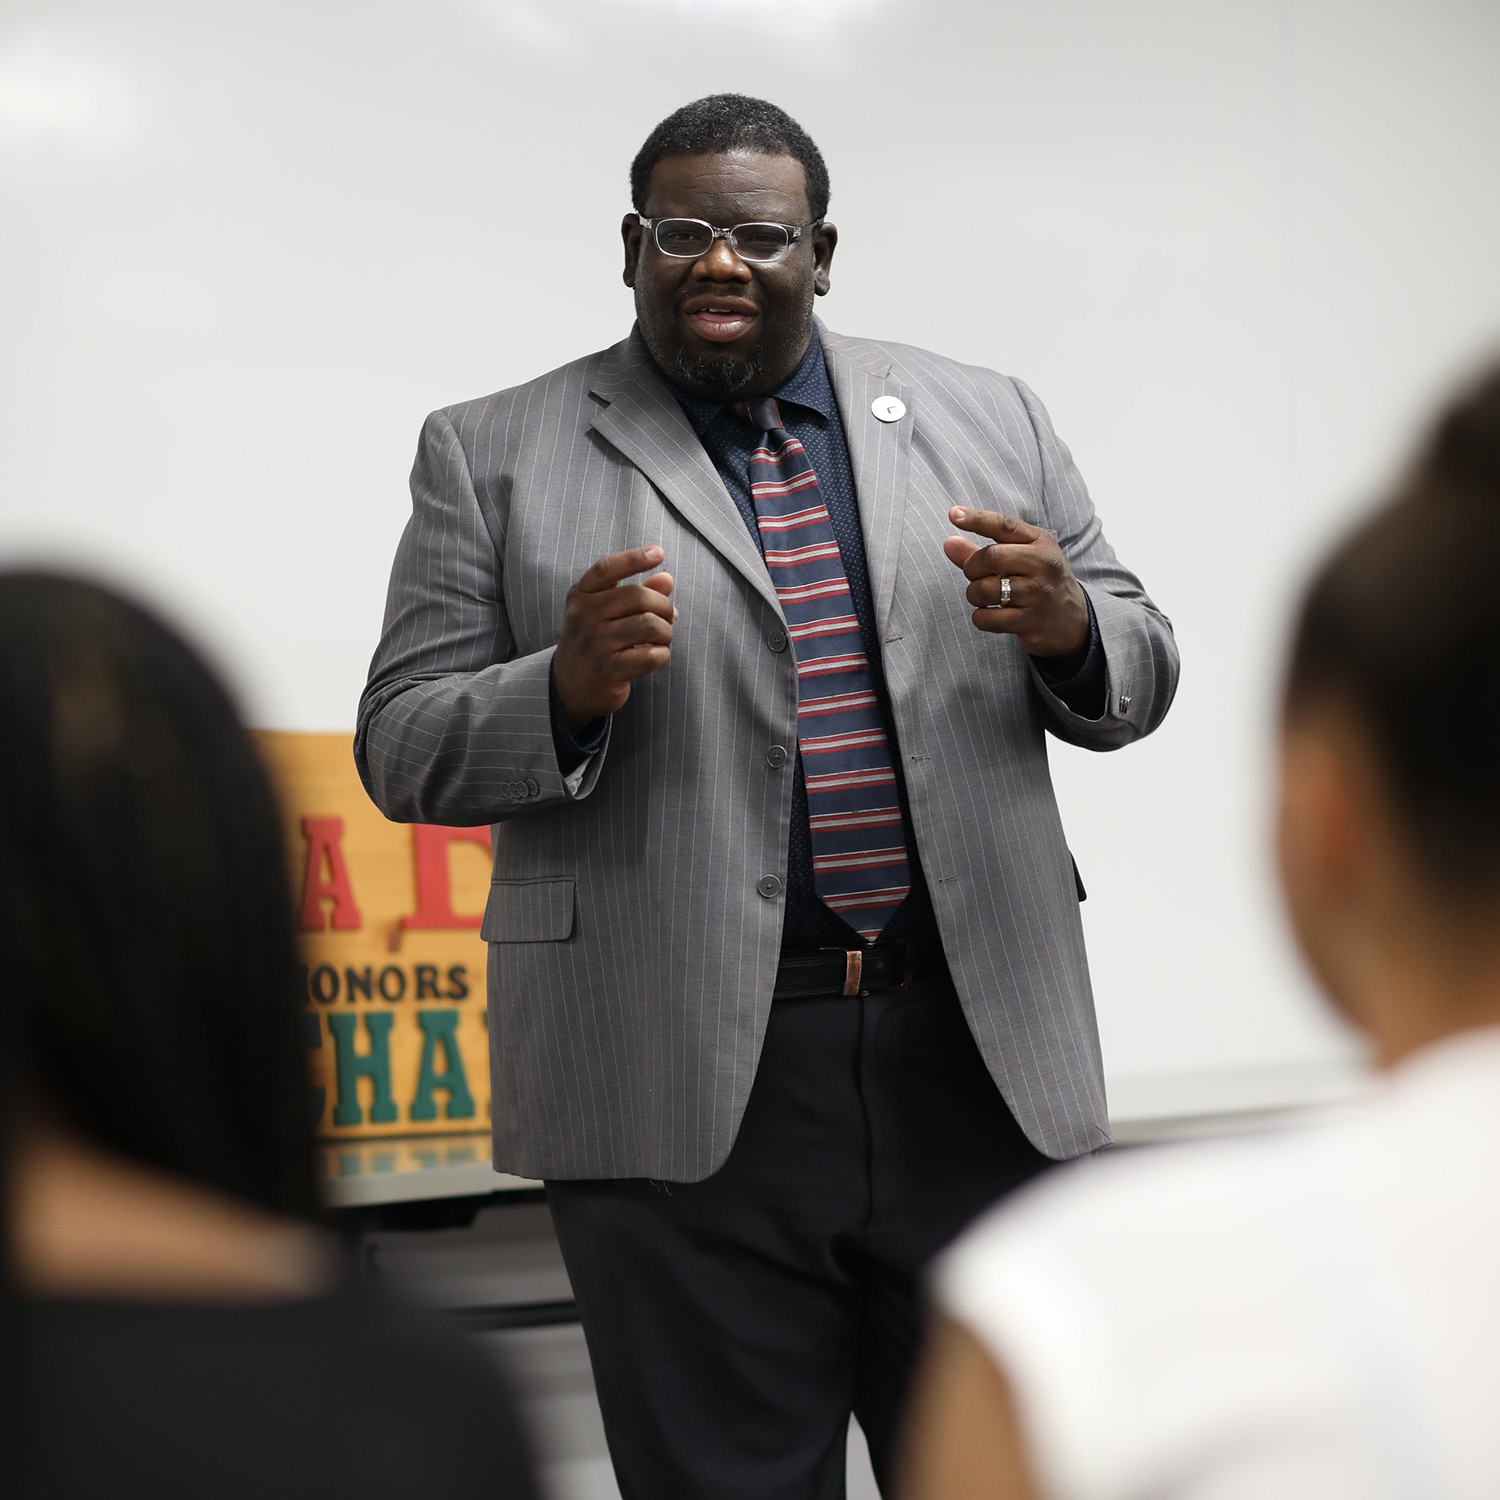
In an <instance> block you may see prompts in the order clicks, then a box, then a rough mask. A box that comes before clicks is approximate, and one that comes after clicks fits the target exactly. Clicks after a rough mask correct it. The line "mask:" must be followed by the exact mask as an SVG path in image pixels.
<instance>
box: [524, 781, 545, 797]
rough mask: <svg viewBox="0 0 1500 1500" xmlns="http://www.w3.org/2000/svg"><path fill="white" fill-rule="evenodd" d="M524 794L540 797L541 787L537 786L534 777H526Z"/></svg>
mask: <svg viewBox="0 0 1500 1500" xmlns="http://www.w3.org/2000/svg"><path fill="white" fill-rule="evenodd" d="M526 795H527V796H528V797H540V796H541V795H542V789H541V787H539V786H538V785H537V784H536V781H535V779H534V778H532V777H530V776H528V777H527V778H526Z"/></svg>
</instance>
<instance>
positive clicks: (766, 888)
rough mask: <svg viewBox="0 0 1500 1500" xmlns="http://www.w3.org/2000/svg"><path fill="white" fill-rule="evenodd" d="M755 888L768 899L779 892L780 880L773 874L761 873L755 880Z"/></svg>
mask: <svg viewBox="0 0 1500 1500" xmlns="http://www.w3.org/2000/svg"><path fill="white" fill-rule="evenodd" d="M755 889H756V890H758V891H759V892H760V893H761V895H762V896H764V897H765V898H766V900H767V901H769V900H770V899H771V898H772V897H773V896H779V895H780V894H781V881H780V880H779V879H778V878H777V877H776V876H775V875H762V876H761V877H760V879H759V880H757V881H756V882H755Z"/></svg>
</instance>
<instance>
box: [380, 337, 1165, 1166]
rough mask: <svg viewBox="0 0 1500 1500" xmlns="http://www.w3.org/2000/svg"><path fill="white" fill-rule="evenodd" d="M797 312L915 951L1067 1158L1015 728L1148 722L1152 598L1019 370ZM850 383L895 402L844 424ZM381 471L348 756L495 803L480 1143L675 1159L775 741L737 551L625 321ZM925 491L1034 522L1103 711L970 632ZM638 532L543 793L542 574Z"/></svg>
mask: <svg viewBox="0 0 1500 1500" xmlns="http://www.w3.org/2000/svg"><path fill="white" fill-rule="evenodd" d="M820 328H821V325H820ZM822 337H823V341H824V348H825V352H826V357H827V364H828V371H829V376H830V379H831V381H832V384H833V388H834V393H835V395H836V397H837V399H838V403H839V410H840V414H841V417H842V420H843V423H844V427H845V430H846V434H847V438H848V442H849V450H850V458H851V462H852V466H853V470H854V476H855V482H856V485H857V488H858V499H859V509H860V515H861V521H862V524H863V529H864V536H865V545H866V551H867V556H868V564H869V571H870V582H871V589H872V592H873V596H874V603H875V616H876V624H877V628H878V631H879V634H880V639H881V643H882V648H883V651H884V657H885V669H886V676H887V681H888V686H889V692H890V698H891V708H892V713H893V716H894V721H895V727H896V736H897V745H896V747H895V750H896V753H898V754H899V755H901V756H902V758H903V767H904V771H905V776H906V784H907V788H908V793H909V796H910V801H911V814H912V820H913V825H914V828H915V830H916V836H917V842H918V847H919V848H920V851H921V855H922V860H923V865H924V868H925V869H926V871H927V872H928V881H929V884H930V888H931V893H932V900H933V905H934V908H935V911H936V914H937V919H938V924H939V928H940V930H941V932H942V935H943V945H944V949H945V951H946V954H947V958H948V963H949V967H950V969H951V971H952V974H953V979H954V983H955V985H956V987H957V990H958V994H959V997H960V999H961V1001H962V1003H963V1007H964V1011H965V1014H966V1015H967V1017H968V1019H969V1024H970V1026H971V1028H972V1029H973V1032H974V1036H975V1039H976V1041H977V1042H978V1045H979V1048H980V1050H981V1052H982V1053H983V1055H984V1057H985V1060H986V1063H987V1064H988V1066H989V1068H990V1071H991V1073H992V1074H993V1076H994V1078H995V1081H996V1083H997V1084H998V1086H999V1087H1000V1089H1001V1091H1002V1092H1003V1093H1004V1095H1005V1097H1006V1099H1007V1101H1008V1102H1009V1104H1010V1107H1011V1109H1012V1110H1013V1111H1014V1113H1015V1116H1016V1118H1017V1120H1018V1121H1019V1122H1020V1124H1021V1126H1022V1128H1023V1129H1024V1130H1025V1131H1026V1133H1027V1135H1028V1136H1029V1137H1030V1138H1031V1140H1032V1141H1033V1142H1035V1144H1036V1145H1037V1146H1038V1147H1039V1148H1040V1149H1041V1150H1042V1151H1044V1152H1045V1153H1046V1154H1047V1155H1049V1156H1052V1157H1059V1158H1061V1157H1068V1156H1074V1155H1077V1154H1079V1153H1081V1152H1085V1151H1088V1150H1091V1149H1093V1148H1095V1147H1097V1146H1099V1145H1101V1144H1103V1143H1104V1142H1105V1141H1106V1140H1107V1138H1108V1136H1107V1115H1106V1111H1105V1101H1104V1086H1103V1074H1102V1068H1101V1062H1100V1056H1099V1042H1098V1034H1097V1029H1096V1027H1095V1022H1094V1013H1093V998H1092V993H1091V991H1090V987H1089V978H1088V967H1087V962H1086V958H1085V955H1084V946H1083V932H1082V926H1081V924H1080V921H1079V913H1078V906H1077V896H1076V891H1075V887H1074V883H1073V875H1072V868H1071V865H1070V862H1069V858H1068V851H1067V847H1066V844H1065V842H1064V838H1063V830H1062V825H1061V821H1060V819H1059V817H1058V812H1057V806H1056V801H1055V799H1054V797H1053V793H1052V785H1051V780H1050V777H1049V775H1048V770H1047V754H1046V743H1045V735H1046V733H1047V732H1048V731H1051V732H1052V733H1054V734H1056V735H1058V736H1059V737H1061V738H1063V739H1065V740H1067V741H1069V742H1071V743H1074V744H1079V745H1084V746H1087V747H1089V748H1093V749H1099V750H1108V749H1114V748H1117V747H1119V746H1121V745H1125V744H1128V743H1129V742H1131V741H1132V740H1135V739H1137V738H1139V737H1140V736H1142V735H1144V734H1146V733H1149V732H1150V731H1151V730H1152V729H1153V728H1155V726H1156V725H1157V724H1158V723H1159V722H1160V721H1161V719H1162V717H1163V716H1164V715H1165V713H1166V711H1167V708H1168V705H1169V704H1170V702H1171V699H1172V694H1173V692H1174V690H1175V687H1176V681H1177V671H1178V661H1177V652H1176V647H1175V644H1174V642H1173V638H1172V632H1171V626H1170V624H1169V623H1168V621H1167V620H1166V619H1165V617H1164V616H1163V615H1162V614H1161V613H1160V612H1159V611H1158V610H1157V609H1156V607H1155V606H1154V605H1153V604H1152V603H1151V601H1150V599H1148V598H1147V597H1146V595H1145V593H1144V591H1143V590H1142V588H1141V585H1140V583H1139V581H1138V580H1137V579H1136V578H1135V576H1134V575H1133V574H1132V573H1130V572H1129V571H1128V570H1127V569H1125V568H1124V567H1123V566H1122V565H1121V564H1120V562H1119V561H1118V560H1117V559H1116V557H1115V554H1114V552H1113V550H1112V549H1111V548H1110V546H1109V544H1108V543H1107V542H1106V541H1105V539H1104V536H1103V532H1102V529H1101V527H1100V523H1099V520H1098V517H1097V516H1096V514H1095V512H1094V508H1093V505H1092V503H1091V502H1090V500H1089V496H1088V492H1087V490H1086V488H1085V487H1084V484H1083V481H1082V479H1081V477H1080V476H1079V474H1078V471H1077V469H1076V467H1075V466H1074V464H1073V461H1072V458H1071V457H1070V455H1069V453H1068V451H1067V449H1066V447H1064V446H1063V444H1062V443H1061V442H1060V441H1059V440H1058V439H1057V437H1056V436H1055V435H1054V433H1053V431H1052V428H1051V424H1050V422H1049V420H1048V418H1047V414H1046V412H1045V411H1044V410H1043V408H1042V406H1041V404H1040V402H1038V401H1037V399H1036V397H1035V396H1034V395H1032V393H1031V392H1030V391H1029V390H1028V389H1027V388H1026V387H1025V386H1024V385H1022V384H1020V383H1019V382H1017V381H1013V380H1011V379H1008V378H1007V377H1005V376H1001V375H997V374H995V373H993V372H991V371H989V370H984V369H979V368H975V367H972V366H965V365H960V364H958V363H956V362H954V361H952V360H948V359H943V358H940V357H938V356H936V355H933V354H929V353H926V352H924V351H922V350H919V349H914V348H910V347H907V346H903V345H894V344H880V343H874V342H871V341H869V340H864V339H853V338H845V337H841V336H839V335H836V334H832V333H829V332H828V331H827V330H826V329H825V330H822ZM878 396H896V397H899V398H900V400H901V401H902V402H904V403H905V405H906V410H907V414H906V416H905V417H903V418H902V419H901V420H900V421H898V422H894V423H889V424H887V423H883V422H879V421H877V420H876V419H875V418H874V417H873V415H872V414H871V411H870V405H871V402H872V401H873V400H874V399H875V398H876V397H878ZM412 497H413V512H412V518H411V521H410V523H409V524H408V526H407V529H406V532H405V534H404V536H403V538H402V541H401V544H400V547H399V549H398V551H397V556H396V561H395V566H394V570H393V572H392V577H391V584H390V591H389V596H388V601H387V607H386V621H385V629H384V634H383V636H382V639H381V642H380V645H379V647H378V648H377V650H376V653H375V659H374V661H373V663H372V665H371V670H370V680H369V683H368V685H367V687H366V689H365V692H364V695H363V697H362V699H361V702H360V710H359V723H358V732H357V736H356V741H355V755H356V759H357V761H358V763H359V767H360V772H361V774H362V775H363V777H364V779H365V784H366V786H367V787H368V788H369V791H370V794H371V796H372V797H373V798H374V800H375V802H376V803H377V805H378V806H379V807H380V808H381V809H382V810H383V811H384V812H385V813H386V814H387V816H389V817H392V818H396V819H402V820H411V821H424V822H434V823H453V824H475V823H483V822H490V823H493V824H494V825H495V830H494V847H495V875H494V885H493V889H492V894H491V899H490V904H489V907H488V909H487V911H486V915H485V926H484V929H483V930H484V935H485V936H486V937H487V938H488V939H489V940H490V969H489V1010H490V1039H491V1062H492V1111H493V1118H494V1147H495V1163H496V1165H497V1166H498V1167H501V1168H502V1169H504V1170H507V1171H513V1172H518V1173H522V1174H524V1175H528V1176H539V1177H625V1176H648V1177H655V1178H665V1179H669V1180H674V1181H696V1180H699V1179H701V1178H703V1177H706V1176H708V1175H709V1174H710V1173H712V1172H713V1171H714V1170H715V1169H716V1168H717V1167H718V1166H719V1165H720V1164H721V1163H722V1162H723V1160H724V1158H725V1157H726V1156H727V1155H728V1153H729V1149H730V1146H731V1145H732V1144H733V1140H734V1135H735V1131H736V1129H737V1126H738V1122H739V1119H740V1116H741V1114H742V1113H743V1110H744V1106H745V1101H746V1099H747V1097H748V1095H749V1090H750V1084H751V1081H752V1079H753V1077H754V1073H755V1066H756V1060H757V1057H758V1054H759V1049H760V1042H761V1037H762V1035H763V1033H764V1029H765V1023H766V1017H767V1014H768V1012H769V1008H770V1004H771V987H772V981H773V977H774V974H775V969H776V962H777V953H778V949H779V945H780V933H781V896H780V885H781V883H782V882H783V881H784V878H785V868H784V866H785V859H786V850H787V839H788V818H789V813H790V803H791V786H792V777H791V774H790V770H789V767H788V766H787V765H785V764H783V765H779V766H777V765H773V764H771V763H770V761H769V760H768V756H767V752H768V750H769V748H770V747H771V746H773V745H788V744H791V743H794V737H795V735H796V711H797V684H796V662H795V657H794V655H793V653H792V652H791V651H789V650H787V649H785V646H786V642H785V636H784V633H783V632H784V631H785V628H786V622H785V619H784V617H783V615H782V611H781V608H780V606H779V604H778V602H777V599H776V594H775V591H774V589H773V587H772V585H771V581H770V578H769V576H768V574H767V571H766V568H765V565H764V563H763V561H762V559H761V557H760V555H759V551H758V549H757V546H756V543H755V541H754V540H753V538H752V537H751V536H750V534H749V533H748V531H747V530H746V528H745V525H744V523H743V521H742V520H741V518H740V515H739V513H738V511H737V510H736V508H735V506H734V503H733V501H732V500H731V499H730V497H729V495H728V494H727V492H726V491H725V489H724V486H723V483H722V481H721V480H720V479H719V477H718V475H717V473H716V472H715V470H714V468H713V465H712V464H711V462H710V461H709V459H708V456H707V455H706V454H705V452H704V450H703V447H702V445H701V443H700V442H699V441H698V439H697V437H696V435H695V434H694V432H693V430H692V427H691V425H690V424H689V423H688V420H687V418H686V417H685V416H684V415H683V413H682V410H681V408H680V407H679V406H678V404H677V402H676V401H675V400H674V399H673V398H672V396H671V394H670V392H668V391H667V390H666V389H665V387H664V386H662V384H661V383H660V381H659V379H658V378H657V376H656V375H655V373H654V371H653V370H652V368H651V365H650V361H649V359H648V357H647V355H646V352H645V349H644V346H643V345H642V344H641V342H640V338H639V334H638V333H632V334H631V336H630V337H629V338H627V339H626V340H625V341H624V342H622V343H620V344H617V345H615V346H614V347H613V348H611V349H608V350H605V351H603V352H601V353H598V354H594V355H590V356H588V357H587V358H585V359H582V360H579V361H577V362H575V363H574V364H570V365H566V366H564V367H563V368H562V369H559V370H555V371H553V372H551V373H550V374H547V375H544V376H542V377H541V378H540V379H538V380H535V381H533V382H531V383H530V384H528V385H524V386H520V387H518V388H516V389H514V390H510V391H504V392H501V393H500V394H498V395H494V396H489V397H485V398H483V399H481V400H477V401H472V402H467V403H464V404H463V405H460V406H455V407H451V408H448V409H446V410H444V411H439V412H435V413H433V415H432V416H431V417H429V418H428V420H427V423H426V425H425V427H424V430H423V433H422V439H421V442H420V445H419V448H418V452H417V460H416V465H415V467H414V469H413V472H412ZM955 504H960V505H969V506H976V507H985V508H990V509H1000V510H1007V511H1010V512H1012V513H1013V514H1016V515H1020V516H1022V517H1024V518H1025V519H1027V520H1029V521H1032V522H1034V523H1036V524H1037V525H1040V526H1045V527H1047V528H1048V529H1049V530H1051V531H1053V532H1054V533H1056V535H1057V536H1058V538H1059V540H1060V542H1061V543H1062V545H1063V548H1064V550H1065V551H1066V553H1067V555H1068V557H1069V560H1070V561H1071V563H1072V565H1073V568H1074V570H1075V572H1076V573H1077V575H1078V577H1079V580H1080V581H1081V582H1082V584H1083V585H1084V587H1085V588H1086V589H1087V590H1088V591H1089V595H1090V598H1091V599H1092V601H1093V605H1094V611H1095V614H1096V617H1097V619H1098V623H1099V630H1100V635H1101V639H1102V642H1103V646H1104V651H1105V656H1106V661H1107V669H1108V677H1109V693H1108V704H1109V709H1108V712H1107V713H1106V715H1105V716H1104V717H1103V718H1102V719H1099V720H1086V719H1081V718H1079V717H1078V716H1077V715H1075V714H1073V713H1072V712H1071V711H1070V710H1069V709H1068V708H1067V707H1066V705H1064V704H1063V703H1062V702H1061V701H1060V700H1059V699H1057V698H1056V697H1054V696H1053V695H1052V694H1051V693H1050V692H1049V691H1048V689H1047V688H1046V686H1045V684H1044V683H1043V682H1042V681H1041V679H1040V678H1039V677H1038V675H1037V673H1036V672H1035V670H1034V669H1033V668H1032V667H1031V665H1030V661H1029V659H1028V658H1027V656H1026V654H1025V652H1024V651H1023V650H1022V649H1021V647H1020V646H1019V645H1018V643H1017V642H1016V641H1015V640H1014V638H1012V637H1009V636H992V635H985V634H981V633H980V632H979V631H977V630H975V629H974V628H973V626H972V625H971V624H970V621H969V612H970V611H969V606H968V605H967V604H966V603H965V601H964V598H963V589H962V587H961V586H960V580H959V579H958V577H957V574H956V570H955V569H954V568H953V566H952V564H950V563H949V562H948V561H947V559H946V558H945V557H944V556H943V554H942V539H943V537H944V536H946V535H947V534H948V533H949V532H950V531H951V527H950V525H949V522H948V520H947V512H948V509H949V507H950V506H952V505H955ZM647 542H658V543H660V544H661V545H662V547H663V548H664V549H665V551H666V562H665V564H664V566H665V567H666V568H668V569H669V570H670V571H671V572H672V574H673V576H674V577H675V579H676V583H677V588H676V593H675V595H674V598H675V601H676V603H677V605H678V607H679V609H680V611H681V614H680V616H679V619H678V621H677V625H676V631H675V637H674V642H673V650H672V663H671V665H670V666H669V667H668V668H667V669H666V670H665V671H662V672H658V673H656V674H655V675H653V676H651V677H648V678H644V679H642V680H641V681H639V682H637V683H636V684H635V687H634V690H633V691H632V694H631V698H630V701H629V703H628V704H627V705H626V707H625V708H624V709H623V710H622V711H621V712H620V713H618V714H616V715H615V716H614V718H613V720H612V721H611V724H610V727H609V732H608V737H607V739H606V742H605V745H604V748H603V749H602V750H601V751H600V753H599V754H598V755H597V756H595V758H594V759H593V761H592V762H591V763H590V765H589V768H588V770H587V773H586V774H585V776H584V778H583V781H582V783H581V784H580V785H579V787H578V789H577V792H576V794H570V792H569V790H568V788H567V787H566V786H565V785H564V782H563V779H562V777H561V775H560V774H559V771H558V767H557V763H556V759H555V755H554V751H553V746H552V737H551V728H550V721H549V715H548V696H547V688H548V671H549V668H550V664H551V658H552V651H553V648H554V645H555V642H556V640H557V636H558V631H559V629H560V627H561V622H562V612H563V601H564V596H565V595H566V593H567V590H568V588H569V587H570V586H571V584H572V583H573V582H574V581H575V580H576V579H577V577H578V576H579V574H581V573H582V572H583V570H584V569H585V568H586V567H587V566H588V565H589V564H590V563H591V562H593V561H594V560H595V559H596V558H598V557H599V556H601V555H603V554H604V553H607V552H614V551H618V550H621V549H623V548H625V547H630V546H639V545H643V544H645V543H647ZM767 877H773V879H770V880H768V879H767ZM763 891H764V892H768V894H762V892H763Z"/></svg>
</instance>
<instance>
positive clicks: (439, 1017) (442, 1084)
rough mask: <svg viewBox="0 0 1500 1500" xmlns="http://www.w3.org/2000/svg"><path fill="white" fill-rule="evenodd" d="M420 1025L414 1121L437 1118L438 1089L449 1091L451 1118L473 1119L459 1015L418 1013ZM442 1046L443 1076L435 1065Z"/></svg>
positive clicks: (472, 1098) (447, 1110)
mask: <svg viewBox="0 0 1500 1500" xmlns="http://www.w3.org/2000/svg"><path fill="white" fill-rule="evenodd" d="M329 1019H330V1020H331V1019H332V1017H330V1018H329ZM386 1019H387V1020H389V1019H390V1017H389V1016H387V1017H386ZM417 1025H418V1026H420V1027H421V1028H422V1064H421V1066H420V1067H419V1068H418V1069H417V1094H416V1097H415V1098H414V1099H413V1100H412V1101H411V1117H412V1119H414V1120H435V1119H437V1101H436V1100H435V1099H434V1098H433V1097H432V1094H433V1090H434V1089H446V1090H447V1091H448V1107H447V1109H446V1110H444V1114H445V1116H446V1117H447V1118H448V1119H450V1120H468V1119H472V1118H473V1115H474V1096H473V1095H472V1094H471V1093H470V1092H469V1083H468V1080H467V1079H466V1078H465V1077H464V1060H463V1057H462V1056H461V1055H460V1053H459V1050H458V1038H457V1036H455V1035H454V1033H455V1032H456V1031H457V1030H458V1012H457V1011H456V1010H422V1011H418V1012H417ZM439 1044H441V1045H442V1049H443V1064H444V1066H443V1071H442V1072H441V1073H435V1072H434V1071H433V1068H432V1065H433V1063H434V1062H435V1061H436V1060H437V1049H438V1046H439Z"/></svg>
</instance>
